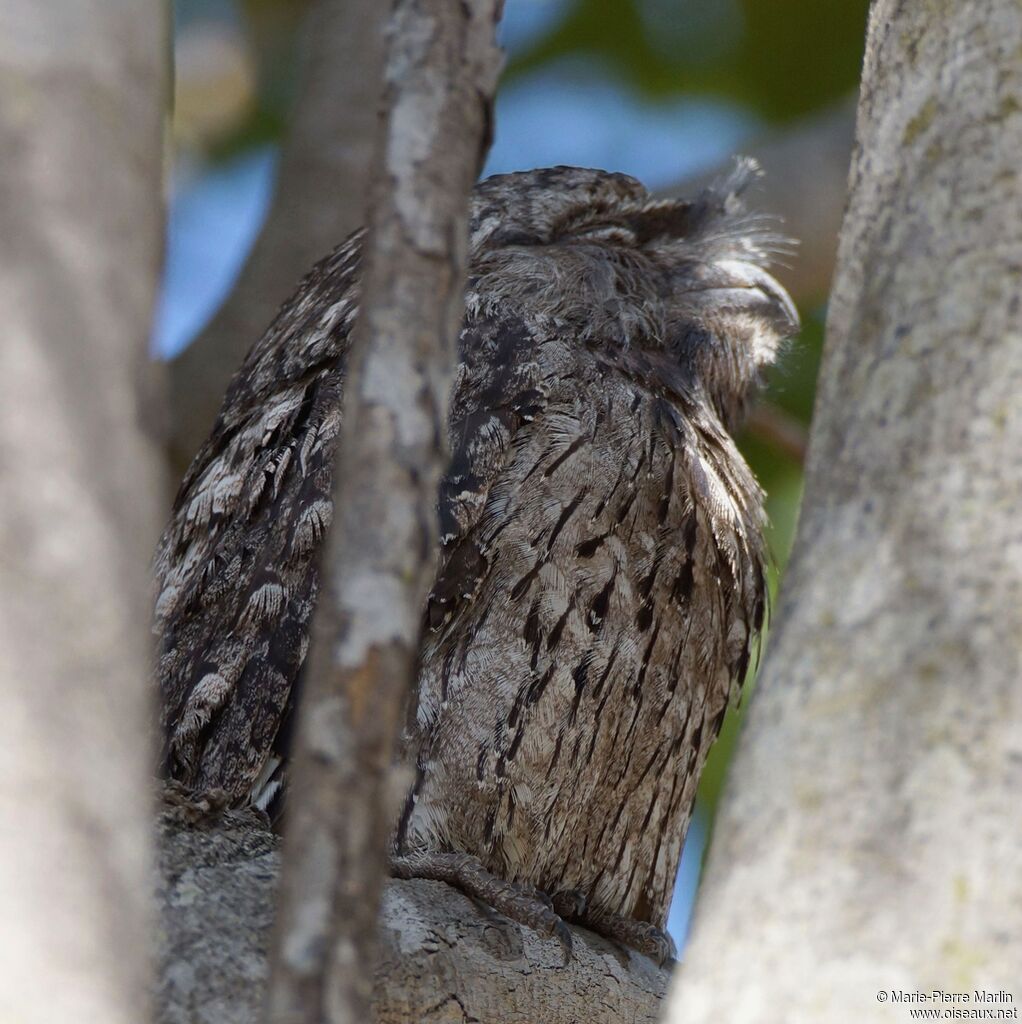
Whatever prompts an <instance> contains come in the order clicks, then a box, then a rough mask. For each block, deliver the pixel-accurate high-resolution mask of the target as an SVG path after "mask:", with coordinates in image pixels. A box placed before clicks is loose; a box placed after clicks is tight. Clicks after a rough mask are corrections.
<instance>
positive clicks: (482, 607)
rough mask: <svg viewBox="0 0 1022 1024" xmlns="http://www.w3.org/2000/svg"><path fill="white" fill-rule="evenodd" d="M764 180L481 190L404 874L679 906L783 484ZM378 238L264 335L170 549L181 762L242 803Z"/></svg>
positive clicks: (619, 906) (165, 677)
mask: <svg viewBox="0 0 1022 1024" xmlns="http://www.w3.org/2000/svg"><path fill="white" fill-rule="evenodd" d="M750 174H751V169H750V167H749V166H748V165H744V164H743V165H739V167H738V168H737V169H736V172H735V174H734V175H733V176H732V177H731V178H730V179H728V180H727V181H724V182H722V183H721V184H720V185H718V186H717V187H716V188H714V189H711V190H709V191H707V192H706V193H705V194H704V195H703V196H701V197H700V198H699V199H697V200H695V201H693V202H682V201H655V200H652V199H651V198H650V197H649V195H648V194H647V193H646V191H645V189H643V187H642V186H641V185H640V184H639V183H638V182H636V181H634V180H633V179H631V178H628V177H625V176H624V175H618V174H607V173H605V172H600V171H589V170H582V169H578V168H552V169H547V170H539V171H531V172H525V173H522V174H515V175H506V176H500V177H496V178H491V179H489V180H488V181H486V182H483V183H482V184H480V185H479V186H478V187H477V188H476V190H475V194H474V196H473V205H472V223H471V242H470V267H469V274H470V277H469V286H468V290H467V294H466V317H465V324H464V327H463V330H462V333H461V338H460V359H461V361H460V365H459V368H458V372H457V377H456V380H455V384H454V389H453V396H452V402H451V409H450V420H449V423H450V447H451V452H452V459H451V465H450V469H449V472H448V474H447V476H446V478H445V479H444V481H443V484H442V486H441V491H440V496H439V514H440V528H441V540H442V549H441V563H440V567H439V570H438V574H437V578H436V583H435V586H434V587H433V591H432V594H431V596H430V599H429V603H428V608H427V609H426V610H425V625H424V633H423V640H422V647H421V669H420V674H419V680H418V694H417V700H418V703H417V709H416V713H415V714H413V715H410V716H409V717H410V721H411V722H412V724H411V725H410V726H409V730H408V734H407V736H406V737H405V746H406V749H407V750H408V753H409V756H410V757H411V758H413V759H414V763H415V766H416V774H415V782H414V785H413V786H412V789H411V792H410V793H409V795H408V799H407V801H406V804H405V807H404V811H403V813H402V815H401V818H400V821H399V823H398V825H397V830H396V837H395V856H396V864H398V865H399V866H398V870H400V871H402V872H403V873H432V874H434V876H436V877H448V878H451V877H453V878H455V880H458V881H461V882H462V884H468V883H466V882H465V881H464V876H465V872H464V871H462V872H461V873H460V874H459V872H458V871H453V870H452V869H451V862H450V860H449V859H448V861H445V862H443V863H442V864H441V861H443V857H444V856H447V855H448V854H451V853H455V854H456V853H459V852H461V853H468V854H471V855H473V856H474V857H476V858H478V860H479V862H481V867H482V869H483V873H484V874H485V873H489V875H492V876H495V877H496V878H499V879H504V880H506V881H508V882H515V883H520V884H522V885H525V886H530V887H536V888H537V889H538V890H540V891H541V892H543V893H547V894H550V895H554V894H560V896H559V897H558V902H557V904H556V905H557V907H558V909H559V910H561V911H562V912H567V911H566V910H565V909H564V908H565V907H568V906H572V907H574V910H575V911H576V912H578V913H579V914H580V916H581V917H582V918H583V919H584V920H585V921H586V922H587V923H589V924H590V925H591V926H593V927H595V928H597V929H598V930H602V931H604V932H606V933H608V934H611V935H615V936H617V937H620V938H624V939H625V940H627V941H633V942H634V941H637V940H641V938H642V926H640V927H639V930H638V931H635V929H632V930H630V922H647V923H648V924H650V925H652V926H654V927H656V928H660V927H662V926H663V924H664V922H665V920H666V915H667V910H668V907H669V903H670V896H671V890H672V886H673V881H674V875H675V871H676V869H677V865H678V860H679V855H680V850H681V843H682V840H683V838H684V833H685V830H686V828H687V825H688V819H689V815H690V813H691V808H692V802H693V798H694V795H695V788H696V783H697V781H698V777H699V772H700V770H701V768H702V764H703V762H704V760H705V758H706V754H707V752H708V750H709V747H710V745H711V744H712V742H713V740H714V738H715V737H716V735H717V732H718V730H719V728H720V723H721V719H722V717H723V714H724V711H725V709H726V707H727V704H728V700H729V698H730V697H731V696H732V694H733V693H734V691H735V689H736V687H737V686H738V685H739V684H740V682H741V679H742V676H743V674H744V672H745V669H746V666H747V664H748V661H749V656H750V649H751V646H752V644H753V642H754V637H755V634H756V632H757V631H758V630H759V628H760V626H761V625H762V620H763V615H764V606H765V601H766V584H765V574H764V563H765V553H764V543H763V537H762V528H763V511H762V495H761V492H760V489H759V487H758V485H757V484H756V482H755V480H754V479H753V477H752V475H751V473H750V471H749V469H748V467H747V466H746V464H745V462H744V461H743V460H742V458H741V456H740V455H739V453H738V451H737V449H736V448H735V445H734V442H733V440H732V438H731V436H730V433H729V431H730V430H731V429H733V428H734V426H735V425H736V424H737V423H738V422H739V420H740V418H741V415H742V413H743V410H744V407H745V404H746V400H747V396H748V393H749V389H750V387H751V386H752V385H754V384H755V382H756V380H757V377H758V375H759V373H760V371H761V369H762V368H763V367H764V366H765V365H767V364H769V363H770V362H771V361H772V360H773V358H774V356H775V353H776V350H777V347H778V344H779V343H780V341H781V340H782V339H783V338H784V337H786V336H788V335H789V334H791V333H792V332H793V331H794V330H795V329H796V326H797V320H796V316H795V312H794V310H793V308H792V306H791V302H790V300H789V299H788V298H787V296H786V295H785V294H784V292H783V290H782V289H781V288H780V286H779V285H778V284H777V283H776V282H775V281H774V280H773V278H771V277H770V276H769V275H768V274H767V273H766V271H765V269H764V266H765V264H766V263H767V261H768V258H769V255H770V254H771V252H772V251H773V250H774V249H775V248H776V239H775V238H774V237H773V236H771V234H770V233H769V232H768V231H767V230H766V229H765V228H764V227H763V225H762V223H761V221H759V220H757V219H756V218H754V217H751V216H749V215H748V214H745V213H744V212H743V211H742V209H741V205H740V203H739V201H738V198H737V193H738V191H740V189H741V187H742V186H743V185H744V183H745V181H746V179H747V178H748V177H749V175H750ZM358 246H359V237H358V236H355V237H354V238H353V239H351V240H349V241H348V242H347V243H345V245H343V246H341V247H340V248H339V249H338V250H337V251H336V252H335V253H334V254H333V255H332V256H330V257H329V258H328V259H326V260H324V261H323V262H322V263H321V264H319V265H318V266H317V267H316V269H315V270H314V271H313V272H312V273H311V274H310V275H309V276H308V277H307V278H306V279H305V281H304V282H303V283H302V285H301V286H300V288H299V290H298V292H297V294H296V296H295V298H294V299H292V300H291V302H290V303H288V304H287V305H286V306H285V307H284V308H283V309H282V310H281V313H280V315H279V316H278V318H277V320H276V321H275V322H274V324H273V325H272V326H271V328H270V329H269V331H268V332H267V334H266V335H265V336H264V338H263V339H262V340H261V341H260V342H259V344H258V345H256V347H255V348H254V349H253V350H252V352H251V353H250V354H249V356H248V358H247V359H246V361H245V363H244V365H243V366H242V368H241V370H240V371H239V373H238V375H237V376H236V377H235V379H234V381H233V383H232V384H231V387H230V389H229V391H228V394H227V397H226V399H225V402H224V407H223V410H222V412H221V415H220V418H219V419H218V421H217V424H216V427H215V428H214V432H213V434H212V436H211V437H210V439H209V441H208V442H207V444H206V445H205V446H204V448H203V450H202V451H201V452H200V454H199V455H198V457H197V458H196V460H195V462H194V464H193V465H192V467H191V469H190V470H189V472H188V475H187V476H186V478H185V481H184V483H183V484H182V487H181V491H180V494H179V496H178V499H177V501H176V503H175V507H174V513H173V517H172V519H171V523H170V525H169V527H168V529H167V532H166V534H165V535H164V538H163V540H162V542H161V545H160V549H159V552H158V558H157V568H158V576H159V583H160V596H159V600H158V603H157V628H158V632H159V634H160V638H161V649H160V662H159V676H160V685H161V688H162V692H163V697H164V727H165V735H166V751H167V767H168V771H169V773H170V774H171V775H172V776H173V777H174V778H177V779H178V780H180V781H181V782H183V783H184V784H185V785H186V786H189V787H191V788H193V789H196V790H202V791H205V790H210V789H222V790H225V791H226V793H227V794H228V797H229V798H230V799H231V800H233V801H236V802H245V801H249V800H251V801H254V802H256V803H257V804H259V805H261V806H268V805H270V804H271V803H273V802H274V801H276V800H277V799H278V798H279V796H280V794H281V786H282V784H283V768H284V766H285V765H286V754H287V735H288V732H289V722H290V719H291V711H292V708H293V705H294V700H295V696H296V690H297V686H298V682H299V676H300V670H301V666H302V662H303V659H304V657H305V654H306V650H307V647H308V628H309V621H310V616H311V613H312V609H313V606H314V604H315V597H316V556H317V553H318V550H319V548H320V541H321V539H322V537H323V535H324V532H325V530H326V528H327V526H328V525H329V522H330V518H331V509H332V506H331V470H332V455H333V448H334V441H335V439H336V436H337V432H338V427H339V422H340V412H341V395H342V388H343V376H344V366H343V364H344V358H345V354H346V351H347V346H348V338H349V331H350V326H351V323H352V319H353V316H354V313H355V310H356V305H357V301H358V294H357V281H356V278H357V271H358ZM438 857H439V858H440V860H438ZM459 863H460V862H459ZM438 865H440V866H438ZM475 870H476V866H475V865H474V862H473V866H472V868H471V871H475ZM566 894H570V895H566ZM497 902H498V903H499V901H497ZM638 944H639V945H642V944H643V943H642V942H641V941H638ZM647 945H649V944H648V943H647ZM654 945H655V943H654Z"/></svg>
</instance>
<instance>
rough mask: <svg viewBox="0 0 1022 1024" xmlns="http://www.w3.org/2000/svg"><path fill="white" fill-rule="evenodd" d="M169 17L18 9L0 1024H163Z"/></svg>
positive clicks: (120, 5) (74, 2)
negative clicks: (155, 316) (157, 635)
mask: <svg viewBox="0 0 1022 1024" xmlns="http://www.w3.org/2000/svg"><path fill="white" fill-rule="evenodd" d="M167 27H168V18H167V12H166V9H165V8H164V6H163V5H162V4H161V3H158V2H150V3H138V2H137V0H112V2H111V0H107V2H100V0H53V2H50V3H46V4H38V3H35V2H33V0H11V2H9V3H6V4H4V5H3V7H2V8H0V153H2V154H3V156H2V173H0V240H2V241H0V304H2V308H3V310H4V327H3V338H2V341H0V493H2V500H0V566H2V568H0V689H2V691H3V694H4V739H3V743H2V744H0V822H3V826H2V829H0V1018H2V1019H3V1020H5V1021H6V1020H9V1021H17V1022H19V1024H34V1022H55V1024H56V1022H61V1024H63V1022H66V1021H70V1020H74V1021H80V1022H97V1024H100V1022H102V1024H117V1022H123V1024H137V1022H138V1021H140V1020H143V1019H145V1016H146V1014H145V1007H146V1003H147V995H146V992H147V987H148V983H149V968H150V965H149V963H148V957H147V952H148V949H149V941H150V936H149V930H148V929H149V925H150V924H151V914H150V911H149V892H150V879H151V873H150V872H151V843H150V835H149V833H150V814H151V811H150V796H149V789H148V783H147V779H148V777H149V775H150V772H151V764H152V761H151V756H150V751H149V746H148V739H149V721H150V714H149V711H150V709H149V701H148V695H147V694H148V684H147V679H148V676H149V669H148V660H149V659H148V655H149V651H148V645H147V636H148V616H147V612H146V609H147V608H148V605H149V601H148V584H147V573H146V566H147V564H148V561H149V558H150V556H151V552H152V546H153V542H154V541H155V538H156V532H157V526H158V516H159V513H158V509H159V506H160V502H161V498H162V493H161V484H162V478H161V475H160V471H159V467H160V466H161V464H162V461H163V460H162V442H163V439H162V438H157V437H156V436H155V435H156V429H155V428H156V427H157V426H159V425H160V424H159V423H158V417H157V418H154V417H153V416H152V412H153V410H154V408H155V407H156V404H158V403H155V402H154V398H155V397H156V396H155V394H154V391H153V385H154V382H153V380H152V379H150V377H149V373H150V371H149V368H148V365H147V343H148V334H149V324H150V316H151V307H152V301H153V294H154V289H155V284H156V278H157V272H158V267H159V260H160V246H161V221H162V216H161V215H162V210H161V187H160V181H161V171H162V167H161V158H162V129H163V118H164V112H165V110H166V86H167V70H168V69H167V57H168V54H169V49H168V38H167Z"/></svg>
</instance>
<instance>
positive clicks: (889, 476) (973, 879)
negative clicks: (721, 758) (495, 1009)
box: [670, 0, 1022, 1024]
mask: <svg viewBox="0 0 1022 1024" xmlns="http://www.w3.org/2000/svg"><path fill="white" fill-rule="evenodd" d="M1020 52H1022V7H1020V6H1019V5H1018V3H1017V2H1015V0H977V2H975V3H970V4H951V3H942V4H910V3H908V4H907V3H901V2H896V0H877V2H876V3H875V4H874V7H873V11H872V16H871V20H870V28H869V36H868V42H867V50H866V63H865V70H864V79H863V87H862V97H861V101H860V106H859V115H858V131H857V149H856V155H855V159H854V162H853V169H852V177H851V200H850V206H849V210H848V213H847V216H846V219H845V224H844V228H843V231H842V237H841V243H840V249H839V255H838V269H837V278H836V283H835V289H834V294H833V299H832V303H831V309H830V320H829V324H828V339H827V346H826V351H825V357H824V364H823V369H822V371H821V380H820V387H819V394H818V398H817V405H816V418H815V420H814V424H813V429H812V436H811V441H810V449H809V464H808V470H807V477H806V492H805V500H804V504H803V510H802V518H801V523H800V526H799V532H798V538H797V541H796V544H795V550H794V553H793V556H792V559H791V564H790V568H789V570H788V575H787V577H786V579H785V581H784V584H783V586H782V595H781V599H780V602H779V608H778V610H777V614H776V626H775V629H774V631H773V633H772V635H771V640H770V651H769V653H768V655H767V658H766V662H765V665H764V669H763V675H762V679H761V681H760V684H759V686H758V687H757V691H756V695H755V697H754V700H753V706H752V707H751V708H750V713H749V720H748V725H747V728H746V730H745V733H744V735H743V737H742V739H741V741H740V745H739V750H738V753H737V756H736V758H735V761H734V765H733V768H732V771H731V778H730V782H729V784H728V788H727V793H726V797H725V800H724V802H723V805H722V808H721V812H720V815H719V818H718V821H717V826H716V834H715V837H714V839H713V843H712V848H711V851H710V858H709V863H708V867H707V873H706V878H705V882H704V885H703V889H702V894H701V897H700V900H699V904H698V908H697V915H696V921H695V926H694V931H693V935H692V941H691V944H690V947H689V949H688V951H687V953H686V961H685V964H684V967H683V970H682V972H681V976H680V981H679V984H678V986H677V990H676V993H675V997H674V998H673V1000H672V1013H671V1017H670V1019H671V1020H673V1021H678V1022H684V1024H702V1022H705V1021H710V1020H713V1021H717V1020H724V1021H742V1022H749V1024H767V1022H784V1024H790V1022H801V1021H806V1022H809V1021H812V1022H820V1021H842V1020H856V1021H862V1022H868V1021H874V1020H875V1021H878V1022H879V1021H885V1022H887V1021H892V1020H894V1019H896V1017H897V1019H902V1017H904V1019H907V1011H908V1008H907V1007H905V1006H895V1007H891V1006H888V1005H886V1004H885V1002H884V1000H887V1001H893V1002H894V1003H896V1004H897V1003H898V1002H899V1001H900V1000H898V999H897V998H896V995H892V992H893V993H895V994H898V993H901V992H904V991H907V992H912V993H914V992H917V991H923V992H926V993H929V992H930V991H931V990H933V989H942V990H945V991H948V992H966V993H969V994H970V996H972V998H973V1000H975V996H974V992H975V990H976V989H991V990H1005V989H1006V990H1010V989H1012V987H1013V986H1014V987H1015V992H1014V997H1015V1000H1016V1002H1017V1000H1018V999H1020V998H1022V990H1019V988H1018V985H1019V973H1018V972H1019V964H1022V873H1020V871H1019V864H1020V863H1022V816H1020V815H1019V794H1020V793H1022V687H1020V685H1019V675H1020V668H1022V657H1020V648H1022V640H1020V638H1022V531H1020V529H1019V514H1020V509H1022V402H1020V395H1022V320H1020V316H1019V275H1020V270H1022V180H1020V171H1019V154H1020V153H1022V108H1020V104H1019V96H1022V63H1020V61H1019V57H1018V55H1019V53H1020ZM892 1010H894V1011H895V1012H894V1013H893V1014H892ZM899 1013H900V1014H901V1015H902V1016H898V1014H899Z"/></svg>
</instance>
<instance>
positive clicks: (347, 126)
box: [169, 0, 390, 476]
mask: <svg viewBox="0 0 1022 1024" xmlns="http://www.w3.org/2000/svg"><path fill="white" fill-rule="evenodd" d="M389 10H390V3H388V2H384V0H345V2H344V3H337V2H336V0H317V2H315V3H313V4H312V6H311V7H310V9H309V11H308V13H307V14H306V16H305V24H304V26H303V32H302V37H301V45H300V51H299V68H300V82H299V89H298V93H297V98H296V102H295V108H294V113H293V116H292V118H291V123H290V129H289V133H288V137H287V140H286V142H285V143H284V146H283V149H282V151H281V157H280V171H279V174H278V180H277V187H276V193H275V199H274V202H273V206H272V208H271V210H270V214H269V217H268V218H267V221H266V225H265V226H264V228H263V230H262V233H261V234H260V236H259V239H258V241H257V242H256V244H255V246H254V248H253V250H252V253H251V255H250V256H249V259H248V261H247V263H246V264H245V267H244V269H243V270H242V273H241V276H240V278H239V279H238V283H237V284H236V285H235V287H234V290H233V291H232V292H231V295H230V297H229V298H228V299H227V301H226V302H225V303H224V305H223V306H222V307H221V309H220V310H219V311H218V312H217V314H216V316H215V317H214V318H213V320H212V321H211V322H210V324H209V326H207V327H206V329H205V330H204V331H203V332H202V334H201V335H200V336H199V337H198V338H197V339H196V340H195V341H194V342H193V343H192V344H191V345H190V346H189V347H188V348H187V349H185V351H184V352H182V353H181V354H180V355H179V356H177V358H175V359H174V360H173V361H172V362H171V364H170V370H169V378H170V395H171V400H172V405H171V409H172V414H173V420H172V426H173V430H172V433H171V440H170V451H171V462H172V464H173V468H174V469H175V471H176V473H175V475H176V476H180V475H182V474H183V472H184V470H185V468H186V467H187V466H188V463H189V462H190V461H191V458H192V456H193V455H194V454H195V453H196V451H198V449H199V445H200V444H202V442H203V441H204V440H205V439H206V436H207V435H208V434H209V429H210V426H211V425H212V423H213V419H214V417H215V416H216V412H217V409H219V407H220V402H221V401H222V399H223V395H224V391H225V390H226V389H227V382H228V381H229V380H230V379H231V376H232V375H233V374H234V371H235V370H237V368H238V367H239V366H240V365H241V361H242V359H243V358H244V356H245V353H246V352H247V351H248V350H249V348H251V346H252V344H253V342H254V341H255V340H256V339H257V338H258V337H259V336H260V335H261V334H262V333H263V331H264V330H265V329H266V326H267V324H269V323H270V321H271V320H272V319H273V316H274V314H275V313H276V312H277V307H278V306H279V305H280V304H281V302H283V301H284V299H286V298H287V296H288V295H289V294H290V293H291V291H292V290H293V288H294V286H295V283H296V282H297V281H298V280H299V279H300V278H301V277H302V275H303V274H305V273H306V271H308V269H309V268H310V267H311V266H312V265H313V264H314V263H315V262H316V261H317V260H319V259H320V258H321V257H323V256H324V255H326V254H327V253H328V252H330V250H331V249H333V248H334V246H335V245H337V244H338V242H340V241H342V240H343V239H344V238H346V237H347V236H348V235H349V234H351V232H352V231H354V230H355V229H356V228H357V227H360V226H361V225H362V223H363V218H364V217H365V201H366V188H367V185H368V181H369V165H370V162H371V160H372V151H373V143H374V140H375V138H376V134H377V127H378V121H379V107H380V103H379V100H380V82H381V77H382V65H383V32H384V26H385V23H386V19H387V15H388V13H389Z"/></svg>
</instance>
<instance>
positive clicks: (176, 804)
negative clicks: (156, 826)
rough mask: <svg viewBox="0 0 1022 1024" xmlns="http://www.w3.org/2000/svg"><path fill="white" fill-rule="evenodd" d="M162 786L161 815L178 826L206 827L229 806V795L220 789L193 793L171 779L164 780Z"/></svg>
mask: <svg viewBox="0 0 1022 1024" xmlns="http://www.w3.org/2000/svg"><path fill="white" fill-rule="evenodd" d="M162 785H163V788H162V790H161V792H160V798H161V802H162V811H163V814H164V815H165V816H166V817H167V819H168V820H170V821H172V822H174V823H175V824H178V825H190V826H198V825H208V824H210V823H211V822H213V821H215V820H217V819H218V818H219V817H220V816H221V815H222V814H223V812H224V811H225V810H227V808H228V807H230V804H231V800H230V797H229V795H228V794H227V793H226V792H225V791H224V790H222V789H211V790H208V791H206V792H204V793H199V792H194V791H192V790H190V789H188V788H187V787H186V786H183V785H182V784H181V783H180V782H176V781H174V780H173V779H170V780H164V781H163V784H162Z"/></svg>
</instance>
